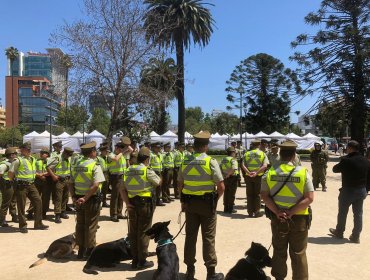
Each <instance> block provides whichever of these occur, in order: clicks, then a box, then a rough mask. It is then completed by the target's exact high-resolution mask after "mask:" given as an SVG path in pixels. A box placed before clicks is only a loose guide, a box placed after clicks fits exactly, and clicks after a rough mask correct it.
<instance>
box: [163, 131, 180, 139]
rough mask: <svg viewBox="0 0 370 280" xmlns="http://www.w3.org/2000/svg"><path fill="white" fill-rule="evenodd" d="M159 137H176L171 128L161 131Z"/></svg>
mask: <svg viewBox="0 0 370 280" xmlns="http://www.w3.org/2000/svg"><path fill="white" fill-rule="evenodd" d="M161 137H171V138H177V135H176V134H175V133H173V132H172V131H171V130H168V131H167V132H166V133H163V134H162V135H161Z"/></svg>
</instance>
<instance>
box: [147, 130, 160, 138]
mask: <svg viewBox="0 0 370 280" xmlns="http://www.w3.org/2000/svg"><path fill="white" fill-rule="evenodd" d="M149 136H150V138H152V137H160V136H159V134H158V133H156V132H155V131H152V132H150V134H149Z"/></svg>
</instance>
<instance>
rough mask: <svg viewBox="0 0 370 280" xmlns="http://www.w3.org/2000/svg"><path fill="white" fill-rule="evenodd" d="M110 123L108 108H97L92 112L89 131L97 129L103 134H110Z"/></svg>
mask: <svg viewBox="0 0 370 280" xmlns="http://www.w3.org/2000/svg"><path fill="white" fill-rule="evenodd" d="M109 123H110V117H109V116H108V113H107V111H106V110H104V109H102V108H96V109H94V111H93V112H92V115H91V118H90V120H89V124H88V131H94V130H97V131H99V132H100V133H101V134H103V135H107V134H108V129H109Z"/></svg>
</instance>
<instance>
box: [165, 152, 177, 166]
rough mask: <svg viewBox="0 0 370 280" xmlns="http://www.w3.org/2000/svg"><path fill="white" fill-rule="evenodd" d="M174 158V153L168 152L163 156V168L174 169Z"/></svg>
mask: <svg viewBox="0 0 370 280" xmlns="http://www.w3.org/2000/svg"><path fill="white" fill-rule="evenodd" d="M174 167H175V163H174V158H173V153H171V152H168V153H165V154H164V155H163V168H174Z"/></svg>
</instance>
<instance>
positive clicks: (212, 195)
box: [178, 131, 225, 280]
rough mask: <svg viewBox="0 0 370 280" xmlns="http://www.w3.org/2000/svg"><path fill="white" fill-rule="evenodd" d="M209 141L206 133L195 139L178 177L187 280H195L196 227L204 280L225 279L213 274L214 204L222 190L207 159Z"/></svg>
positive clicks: (218, 175)
mask: <svg viewBox="0 0 370 280" xmlns="http://www.w3.org/2000/svg"><path fill="white" fill-rule="evenodd" d="M210 137H211V134H210V133H209V132H208V131H203V132H200V133H197V134H195V135H194V149H195V152H194V154H193V155H187V156H185V158H184V162H183V164H182V166H181V169H180V172H179V177H178V184H179V190H180V191H181V202H182V209H183V211H185V215H186V227H185V231H186V237H185V248H184V262H185V264H186V265H187V271H186V279H187V280H192V279H194V275H195V266H194V264H195V262H196V259H195V253H196V240H197V236H198V231H199V226H200V227H201V232H202V240H203V259H204V263H205V266H206V267H207V280H219V279H224V276H223V274H222V273H216V272H215V267H216V265H217V256H216V251H215V239H216V221H217V214H216V207H217V201H218V199H219V198H220V197H221V196H222V195H223V193H224V190H225V186H224V182H223V177H222V173H221V170H220V167H219V165H218V163H217V160H215V159H212V158H211V157H210V156H208V155H207V150H208V143H209V138H210ZM215 185H216V186H217V189H216V190H215Z"/></svg>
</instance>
